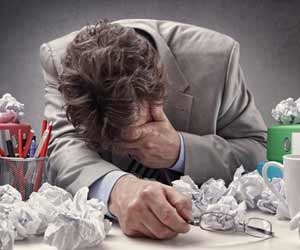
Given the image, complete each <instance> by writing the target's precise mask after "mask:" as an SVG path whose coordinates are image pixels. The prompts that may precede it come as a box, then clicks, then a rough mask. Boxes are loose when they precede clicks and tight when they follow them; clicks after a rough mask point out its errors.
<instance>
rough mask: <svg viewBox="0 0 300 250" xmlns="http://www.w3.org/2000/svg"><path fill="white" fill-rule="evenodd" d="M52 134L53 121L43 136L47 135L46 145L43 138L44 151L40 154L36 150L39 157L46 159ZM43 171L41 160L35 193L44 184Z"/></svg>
mask: <svg viewBox="0 0 300 250" xmlns="http://www.w3.org/2000/svg"><path fill="white" fill-rule="evenodd" d="M51 132H52V121H50V122H49V125H48V128H47V129H46V130H45V131H44V134H43V135H46V136H47V137H46V139H45V142H44V143H43V142H42V139H43V138H42V139H41V142H42V143H43V144H42V149H41V151H40V153H39V152H38V149H37V150H36V154H37V156H39V157H45V156H46V153H47V149H48V145H49V141H50V137H51ZM41 142H40V143H41ZM43 171H44V161H42V160H41V161H39V162H38V170H37V175H36V179H35V183H34V186H33V191H35V192H37V191H38V189H39V187H40V186H41V184H42V178H43Z"/></svg>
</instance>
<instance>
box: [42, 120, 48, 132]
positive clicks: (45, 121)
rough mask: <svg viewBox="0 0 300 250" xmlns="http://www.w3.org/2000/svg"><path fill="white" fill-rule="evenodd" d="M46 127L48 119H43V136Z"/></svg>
mask: <svg viewBox="0 0 300 250" xmlns="http://www.w3.org/2000/svg"><path fill="white" fill-rule="evenodd" d="M46 128H47V120H46V119H43V121H42V133H41V136H43V134H44V132H45V130H46Z"/></svg>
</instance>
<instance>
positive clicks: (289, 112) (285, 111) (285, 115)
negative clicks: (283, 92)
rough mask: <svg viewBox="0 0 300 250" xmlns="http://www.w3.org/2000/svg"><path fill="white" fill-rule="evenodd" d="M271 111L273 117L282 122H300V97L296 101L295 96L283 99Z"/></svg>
mask: <svg viewBox="0 0 300 250" xmlns="http://www.w3.org/2000/svg"><path fill="white" fill-rule="evenodd" d="M271 113H272V116H273V118H274V119H275V120H276V121H278V122H279V123H281V124H298V123H300V98H298V99H297V100H296V101H294V99H293V98H288V99H286V100H282V101H281V102H280V103H278V104H277V105H276V107H275V109H272V112H271Z"/></svg>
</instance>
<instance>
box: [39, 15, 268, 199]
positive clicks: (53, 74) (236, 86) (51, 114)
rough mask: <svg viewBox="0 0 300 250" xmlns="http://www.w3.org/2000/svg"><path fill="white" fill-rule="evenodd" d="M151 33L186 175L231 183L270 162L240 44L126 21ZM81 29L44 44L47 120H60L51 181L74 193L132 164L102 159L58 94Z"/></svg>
mask: <svg viewBox="0 0 300 250" xmlns="http://www.w3.org/2000/svg"><path fill="white" fill-rule="evenodd" d="M116 23H119V24H121V25H124V26H129V27H133V28H138V29H142V30H144V31H146V32H147V33H148V34H150V35H151V36H152V37H153V39H154V41H155V43H156V46H157V49H158V51H159V54H160V57H161V60H162V62H163V63H164V65H165V66H166V70H167V73H168V77H169V80H170V89H169V96H168V100H167V103H166V104H165V106H164V110H165V112H166V114H167V116H168V118H169V120H170V122H171V123H172V125H173V126H174V127H175V128H176V129H177V130H178V131H180V132H181V133H182V135H183V139H184V144H185V174H187V175H190V176H191V177H192V178H193V179H194V180H195V182H196V183H197V184H201V183H202V182H204V181H205V180H207V179H208V178H211V177H214V178H222V179H224V180H225V181H226V182H228V181H230V180H231V179H232V176H233V173H234V171H235V169H236V168H237V167H239V166H240V164H243V165H244V167H245V168H246V169H247V170H253V169H254V168H255V166H256V163H257V162H258V161H259V160H265V143H266V126H265V124H264V121H263V119H262V117H261V115H260V113H259V111H258V110H257V108H256V107H255V104H254V100H253V97H252V94H251V93H250V92H249V90H248V89H247V87H246V86H245V81H244V76H243V73H242V70H241V67H240V64H239V44H238V43H237V42H236V41H234V40H233V39H232V38H230V37H228V36H226V35H223V34H220V33H217V32H214V31H212V30H208V29H204V28H200V27H197V26H193V25H188V24H182V23H176V22H170V21H160V20H144V19H133V20H120V21H117V22H116ZM77 33H78V31H75V32H72V33H70V34H67V35H65V36H63V37H60V38H58V39H56V40H53V41H51V42H48V43H45V44H43V45H42V46H41V50H40V56H41V64H42V67H43V75H44V79H45V84H46V85H45V91H46V93H45V100H46V103H45V104H46V106H45V117H46V118H47V119H48V120H52V121H53V122H54V126H53V134H52V135H53V136H52V139H51V143H50V147H49V164H48V172H49V176H50V180H51V181H52V183H54V184H55V185H58V186H61V187H63V188H65V189H66V190H68V191H70V192H71V193H75V192H76V191H77V190H78V189H79V188H80V187H82V186H90V185H91V184H92V183H93V182H95V181H96V180H97V179H98V178H100V177H101V176H104V175H105V174H107V173H108V172H110V171H113V170H116V169H124V167H126V166H127V165H128V164H129V161H130V160H129V159H128V158H127V157H124V156H123V157H121V156H119V155H117V154H116V153H114V152H109V153H108V154H105V155H101V156H100V155H98V154H97V153H96V152H94V151H92V150H90V149H88V148H87V146H86V145H85V143H84V141H83V140H82V139H81V138H80V137H79V136H78V135H77V134H76V133H75V131H74V127H73V126H72V125H71V124H70V123H69V122H68V121H67V119H66V114H65V109H64V99H63V97H62V96H61V94H60V92H59V91H58V89H57V88H58V80H57V79H58V76H59V75H60V74H61V73H62V71H63V68H62V63H61V62H62V58H63V57H64V56H65V52H66V47H67V45H68V44H69V43H70V42H71V41H72V39H73V38H74V37H75V36H76V34H77Z"/></svg>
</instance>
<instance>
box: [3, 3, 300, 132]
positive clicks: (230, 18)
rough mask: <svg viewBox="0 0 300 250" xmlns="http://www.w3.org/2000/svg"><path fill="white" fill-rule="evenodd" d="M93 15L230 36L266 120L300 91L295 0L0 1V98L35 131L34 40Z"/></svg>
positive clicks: (299, 23) (37, 81)
mask: <svg viewBox="0 0 300 250" xmlns="http://www.w3.org/2000/svg"><path fill="white" fill-rule="evenodd" d="M99 18H108V19H109V20H116V19H121V18H154V19H170V20H175V21H180V22H187V23H191V24H195V25H199V26H204V27H207V28H211V29H214V30H217V31H219V32H222V33H226V34H228V35H230V36H232V37H234V38H235V39H236V40H238V41H239V42H240V44H241V64H242V66H243V68H244V73H245V76H246V79H247V83H248V87H249V88H250V90H252V92H253V93H254V96H255V99H256V104H257V106H258V108H259V109H260V111H261V112H262V114H263V116H264V119H265V121H266V122H267V124H268V125H271V124H273V123H274V121H273V120H272V117H271V115H270V111H271V109H272V107H274V106H275V105H276V103H277V102H278V101H279V100H281V99H283V98H287V97H294V98H297V97H299V96H300V67H299V66H300V1H297V0H294V1H291V0H277V1H275V0H273V1H269V0H266V1H263V0H261V1H257V0H240V1H238V0H223V1H221V0H198V1H191V0H190V1H189V0H186V1H184V0H181V1H180V0H173V1H172V0H165V1H163V0H152V1H143V0H135V1H114V0H108V1H104V0H101V1H99V0H98V1H96V0H93V1H84V0H81V1H79V0H78V1H75V0H73V1H71V0H67V1H62V0H61V1H54V0H52V1H32V0H27V1H25V0H23V1H21V0H0V32H1V36H0V37H1V42H0V78H1V82H0V95H1V96H2V94H4V93H5V92H11V93H13V95H14V96H15V97H16V98H17V99H18V100H20V101H21V102H23V103H24V104H25V112H26V120H27V121H29V122H30V123H31V124H32V125H33V128H34V129H35V130H36V131H39V130H40V121H41V120H42V117H43V94H44V93H43V79H42V75H41V70H40V65H39V46H40V44H41V43H43V42H46V41H49V40H51V39H54V38H56V37H59V36H61V35H63V34H65V33H68V32H70V31H72V30H75V29H78V28H80V27H82V26H83V25H85V24H86V23H87V22H89V23H92V22H94V21H96V20H97V19H99Z"/></svg>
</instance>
